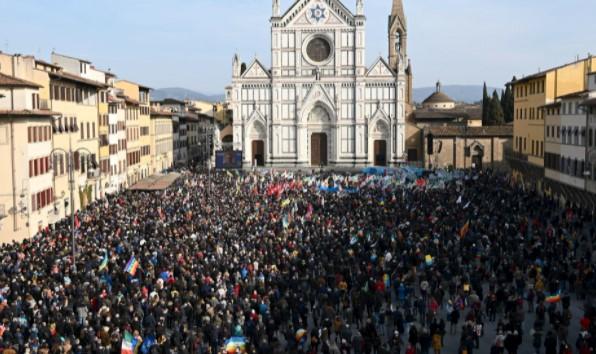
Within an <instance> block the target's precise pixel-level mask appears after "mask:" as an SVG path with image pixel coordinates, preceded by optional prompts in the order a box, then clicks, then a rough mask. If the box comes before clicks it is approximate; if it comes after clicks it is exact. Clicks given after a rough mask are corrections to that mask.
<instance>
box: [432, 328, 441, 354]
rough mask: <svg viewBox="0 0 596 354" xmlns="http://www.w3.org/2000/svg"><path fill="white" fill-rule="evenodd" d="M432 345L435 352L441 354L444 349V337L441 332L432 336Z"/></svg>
mask: <svg viewBox="0 0 596 354" xmlns="http://www.w3.org/2000/svg"><path fill="white" fill-rule="evenodd" d="M432 347H433V350H434V352H435V354H441V350H442V349H443V338H442V336H441V334H440V333H439V332H436V333H434V334H433V336H432Z"/></svg>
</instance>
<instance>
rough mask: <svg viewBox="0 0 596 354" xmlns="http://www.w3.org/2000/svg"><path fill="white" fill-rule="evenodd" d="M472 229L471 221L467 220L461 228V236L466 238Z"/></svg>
mask: <svg viewBox="0 0 596 354" xmlns="http://www.w3.org/2000/svg"><path fill="white" fill-rule="evenodd" d="M469 231H470V221H468V222H466V224H465V225H464V226H463V227H462V228H461V230H459V237H461V238H464V237H466V235H467V234H468V232H469Z"/></svg>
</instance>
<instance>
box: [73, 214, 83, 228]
mask: <svg viewBox="0 0 596 354" xmlns="http://www.w3.org/2000/svg"><path fill="white" fill-rule="evenodd" d="M74 226H75V229H78V228H80V227H81V221H80V220H79V215H78V214H76V215H75V217H74Z"/></svg>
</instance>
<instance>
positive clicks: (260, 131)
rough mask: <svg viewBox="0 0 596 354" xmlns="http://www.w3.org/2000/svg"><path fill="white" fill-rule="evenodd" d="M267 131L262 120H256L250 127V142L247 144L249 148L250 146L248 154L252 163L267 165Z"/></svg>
mask: <svg viewBox="0 0 596 354" xmlns="http://www.w3.org/2000/svg"><path fill="white" fill-rule="evenodd" d="M265 131H266V130H265V125H264V123H263V122H261V121H260V120H255V121H254V122H253V123H252V126H251V127H250V130H249V134H248V138H249V141H250V144H248V146H247V149H248V148H250V153H249V154H248V156H249V157H250V161H249V163H250V165H256V166H265V163H266V156H265V151H266V150H265V139H266V134H265Z"/></svg>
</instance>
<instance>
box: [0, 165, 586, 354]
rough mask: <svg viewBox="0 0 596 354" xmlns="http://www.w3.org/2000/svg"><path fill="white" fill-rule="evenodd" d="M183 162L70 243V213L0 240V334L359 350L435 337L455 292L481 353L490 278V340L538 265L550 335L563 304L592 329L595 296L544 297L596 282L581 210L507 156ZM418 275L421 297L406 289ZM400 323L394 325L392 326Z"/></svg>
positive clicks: (415, 286) (22, 343)
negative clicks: (388, 167)
mask: <svg viewBox="0 0 596 354" xmlns="http://www.w3.org/2000/svg"><path fill="white" fill-rule="evenodd" d="M179 172H180V177H179V178H178V179H177V180H176V181H175V182H173V184H172V185H171V186H170V187H168V188H166V189H164V190H161V191H122V192H120V193H117V194H113V195H108V196H106V197H105V198H103V199H101V200H99V201H95V202H92V203H90V204H89V205H88V206H87V207H86V208H85V209H84V210H79V211H77V212H76V217H77V219H78V220H79V222H78V223H77V224H78V227H77V228H76V230H75V232H76V241H77V242H76V249H77V253H76V257H75V258H74V259H73V257H72V243H71V242H72V240H71V238H70V231H71V230H70V222H69V220H61V221H59V222H57V223H55V224H54V225H51V226H50V227H48V228H45V229H43V230H41V231H40V232H39V234H37V235H35V236H34V237H33V238H31V239H28V240H24V241H22V242H14V243H11V244H4V245H2V246H0V347H1V348H3V349H8V348H13V349H14V350H16V351H17V352H27V351H29V352H35V351H37V352H40V353H43V352H60V351H65V350H70V351H71V352H73V353H74V354H78V353H102V354H103V353H106V354H110V353H113V352H118V351H120V349H121V348H122V344H123V341H124V339H125V338H129V337H130V335H132V336H133V338H135V339H137V341H138V342H139V343H140V346H141V348H143V350H144V351H145V352H149V353H168V352H171V353H186V352H199V353H201V354H206V353H208V354H213V353H217V352H220V351H221V350H222V347H223V346H224V343H226V341H228V340H231V338H237V336H238V335H242V338H244V339H243V340H245V342H246V347H247V352H249V353H250V352H256V353H259V351H261V352H263V354H266V353H267V352H271V353H304V352H305V351H307V352H308V351H310V352H311V353H318V352H326V353H331V352H335V353H337V352H338V351H340V352H341V351H342V350H343V351H345V350H346V347H348V345H347V344H346V343H344V342H343V340H344V339H345V340H346V342H348V344H349V346H351V347H352V348H351V350H352V351H353V352H354V353H355V354H362V353H364V352H366V353H367V354H370V353H371V352H376V353H379V351H381V350H387V347H389V348H390V349H389V350H395V349H394V348H391V347H398V349H397V351H401V347H403V346H406V348H407V351H410V352H412V351H414V352H415V351H416V346H417V345H421V344H422V343H426V344H425V348H421V349H428V346H430V347H432V348H433V350H435V346H434V345H435V344H438V339H436V338H435V334H440V333H444V330H441V328H442V327H443V328H444V326H442V325H441V323H440V321H439V323H437V321H436V318H437V317H440V318H443V316H445V310H444V309H443V306H442V305H443V304H444V303H445V302H444V301H443V299H444V298H447V299H448V301H447V305H446V306H445V307H446V311H448V312H451V315H449V318H448V321H449V322H450V324H451V327H450V333H453V334H452V335H455V333H456V332H459V330H458V329H457V326H459V325H460V324H462V321H459V319H460V317H462V318H463V319H464V323H463V324H462V330H461V333H457V334H461V337H460V343H461V349H462V350H465V351H466V352H468V354H473V353H472V351H474V350H475V349H476V348H475V345H474V344H475V343H474V339H475V331H474V328H476V327H475V326H476V325H478V324H482V323H483V320H484V315H485V311H483V310H485V309H484V308H483V307H484V306H486V305H483V304H486V296H485V293H484V289H485V288H488V289H489V292H488V293H487V294H494V295H495V296H494V297H495V299H496V308H497V310H496V313H497V317H498V319H497V320H498V323H497V328H498V329H497V332H496V340H495V347H497V350H498V349H499V348H503V346H504V342H505V341H506V338H505V336H504V335H503V333H506V332H510V333H511V334H512V336H513V335H514V333H515V331H517V333H518V335H519V336H520V338H521V336H523V332H522V331H521V330H522V329H523V328H528V327H529V326H528V323H527V322H528V321H529V320H528V318H527V317H531V316H527V317H526V311H525V306H524V300H523V292H522V290H524V289H527V288H529V286H530V284H531V283H532V282H533V283H534V286H533V288H534V289H535V292H536V296H535V300H534V302H535V303H536V304H537V308H536V310H537V311H536V315H535V316H536V318H537V323H539V324H537V328H538V326H539V327H540V328H542V327H546V326H548V329H549V330H551V332H552V333H551V335H550V336H546V337H545V338H544V343H543V344H544V347H545V351H549V353H556V352H557V351H558V349H559V347H558V345H559V340H558V339H557V335H561V338H566V337H568V336H573V338H575V336H576V334H577V333H572V332H569V333H562V332H559V331H560V328H559V327H560V326H565V327H566V330H565V332H567V331H571V330H573V331H574V330H575V326H568V325H567V324H568V323H573V322H572V321H576V320H579V321H581V322H580V323H582V326H584V324H587V325H586V328H585V331H586V332H587V333H588V334H590V337H587V338H593V334H594V331H595V329H594V325H593V323H595V322H596V321H595V319H596V318H595V314H594V311H593V310H592V309H591V306H590V305H589V304H587V305H586V306H585V313H584V317H586V318H585V319H581V320H580V319H579V318H573V316H572V313H571V312H569V311H565V310H566V308H565V307H564V306H562V307H563V308H562V309H560V311H557V310H559V309H558V305H555V306H553V309H551V310H550V311H549V318H550V319H551V321H550V322H547V320H546V310H544V311H542V310H540V308H541V307H542V308H543V309H544V303H545V297H546V294H547V293H550V291H552V290H553V289H554V290H555V291H556V290H557V287H558V286H559V283H560V282H564V283H565V287H566V288H567V289H568V291H571V292H573V291H574V287H573V286H572V285H573V284H577V278H581V283H582V284H585V286H584V287H585V291H586V292H588V291H589V290H590V289H593V288H594V286H593V285H594V284H596V275H595V272H594V266H593V263H590V260H589V259H588V258H586V254H590V255H591V254H592V252H591V250H583V249H582V247H587V248H590V247H591V245H590V244H589V242H588V243H581V242H576V241H577V240H578V237H581V236H580V235H583V234H584V233H585V230H584V226H585V225H583V223H584V219H585V224H586V225H589V223H590V219H589V217H587V216H586V217H583V216H581V215H582V213H584V212H583V211H581V210H580V209H578V208H569V210H567V209H561V208H560V206H559V205H558V204H557V202H556V201H554V200H551V199H549V198H548V197H543V196H540V195H538V194H537V193H534V192H532V191H524V190H523V189H522V188H519V187H517V186H514V185H511V180H510V178H508V177H507V176H505V175H503V174H500V173H497V172H493V171H474V172H464V171H442V170H437V171H433V172H430V171H426V172H425V171H410V169H405V168H404V169H395V170H392V171H391V173H388V174H387V175H386V176H380V175H370V174H366V173H338V172H326V171H322V172H316V173H314V174H303V173H301V172H287V171H284V172H275V171H267V172H266V173H265V172H264V171H252V172H234V173H232V172H229V173H228V172H221V171H218V172H215V173H213V174H212V175H211V177H209V176H208V175H206V174H204V173H201V172H193V171H185V170H181V171H179ZM392 174H394V175H392ZM421 176H422V177H421ZM421 179H424V181H426V182H424V181H421ZM417 182H419V183H417ZM422 185H424V187H422ZM208 188H210V189H211V190H212V193H210V194H208V193H206V192H205V191H206V190H207V189H208ZM460 196H461V201H460V202H458V200H460ZM586 215H588V214H587V212H586ZM462 220H470V223H469V225H468V227H469V228H468V230H467V232H466V233H462ZM462 234H465V235H464V237H462V236H461V235H462ZM580 243H581V247H580V246H579V244H580ZM576 244H577V245H576ZM574 254H575V256H574ZM426 255H431V256H432V257H431V258H432V262H431V263H430V265H429V263H427V262H426ZM74 264H76V266H77V267H76V268H77V271H76V272H75V271H74V267H73V265H74ZM135 269H136V270H135ZM443 289H445V294H443ZM421 291H422V293H424V295H425V297H426V298H427V299H428V302H424V301H423V302H420V301H418V302H416V298H417V296H418V294H420V293H421ZM588 295H589V294H586V296H587V299H589V296H588ZM487 296H491V297H492V295H487ZM433 299H434V300H433ZM429 305H430V306H429ZM562 305H563V304H562ZM429 310H430V311H429ZM435 312H436V313H435ZM557 312H559V313H557ZM383 313H385V315H384V316H383ZM389 313H390V314H391V315H392V317H393V321H386V318H387V315H388V314H389ZM433 316H434V319H433ZM417 319H419V320H420V321H421V323H417V322H416V321H417ZM391 322H393V323H391ZM426 324H429V326H430V337H429V335H428V334H427V330H426V327H427V325H426ZM392 325H393V326H392ZM392 327H393V328H392ZM555 327H556V328H555ZM423 328H424V330H423ZM488 328H489V327H488V326H487V327H486V328H484V331H485V332H486V331H487V330H488ZM396 329H397V330H398V331H399V333H400V334H401V335H400V336H399V337H403V338H399V337H396V336H395V335H394V336H393V337H395V338H388V337H391V336H387V335H386V334H390V333H391V332H392V331H395V330H396ZM385 330H387V332H385ZM554 331H556V332H554ZM487 333H489V335H495V333H494V332H493V333H490V332H487ZM307 334H309V335H307ZM553 336H554V337H553ZM297 337H298V339H297ZM363 337H364V338H363ZM429 338H430V339H429ZM525 338H527V340H528V342H527V344H530V341H531V339H530V338H531V337H530V336H526V337H525ZM570 338H571V337H570ZM402 339H403V341H404V343H403V344H401V343H399V342H400V341H401V340H402ZM512 339H514V338H513V337H512V338H509V339H508V340H507V341H508V344H512V343H513V342H512ZM395 341H397V342H395ZM449 342H451V341H449ZM509 342H511V343H509ZM551 342H552V343H551ZM406 343H407V344H406ZM429 343H430V344H429ZM445 343H448V341H445ZM592 343H593V340H590V346H591V347H593V344H592ZM421 347H422V346H421ZM441 347H442V348H445V349H446V348H447V347H446V346H443V345H441ZM512 347H513V346H512ZM445 349H442V351H443V352H444V351H445ZM518 349H519V348H518ZM591 349H593V348H591ZM490 350H491V351H492V350H493V349H490ZM476 351H477V352H481V353H484V352H488V351H489V348H488V347H486V348H484V347H483V346H482V345H480V348H479V349H477V350H476ZM402 352H403V351H402Z"/></svg>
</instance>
